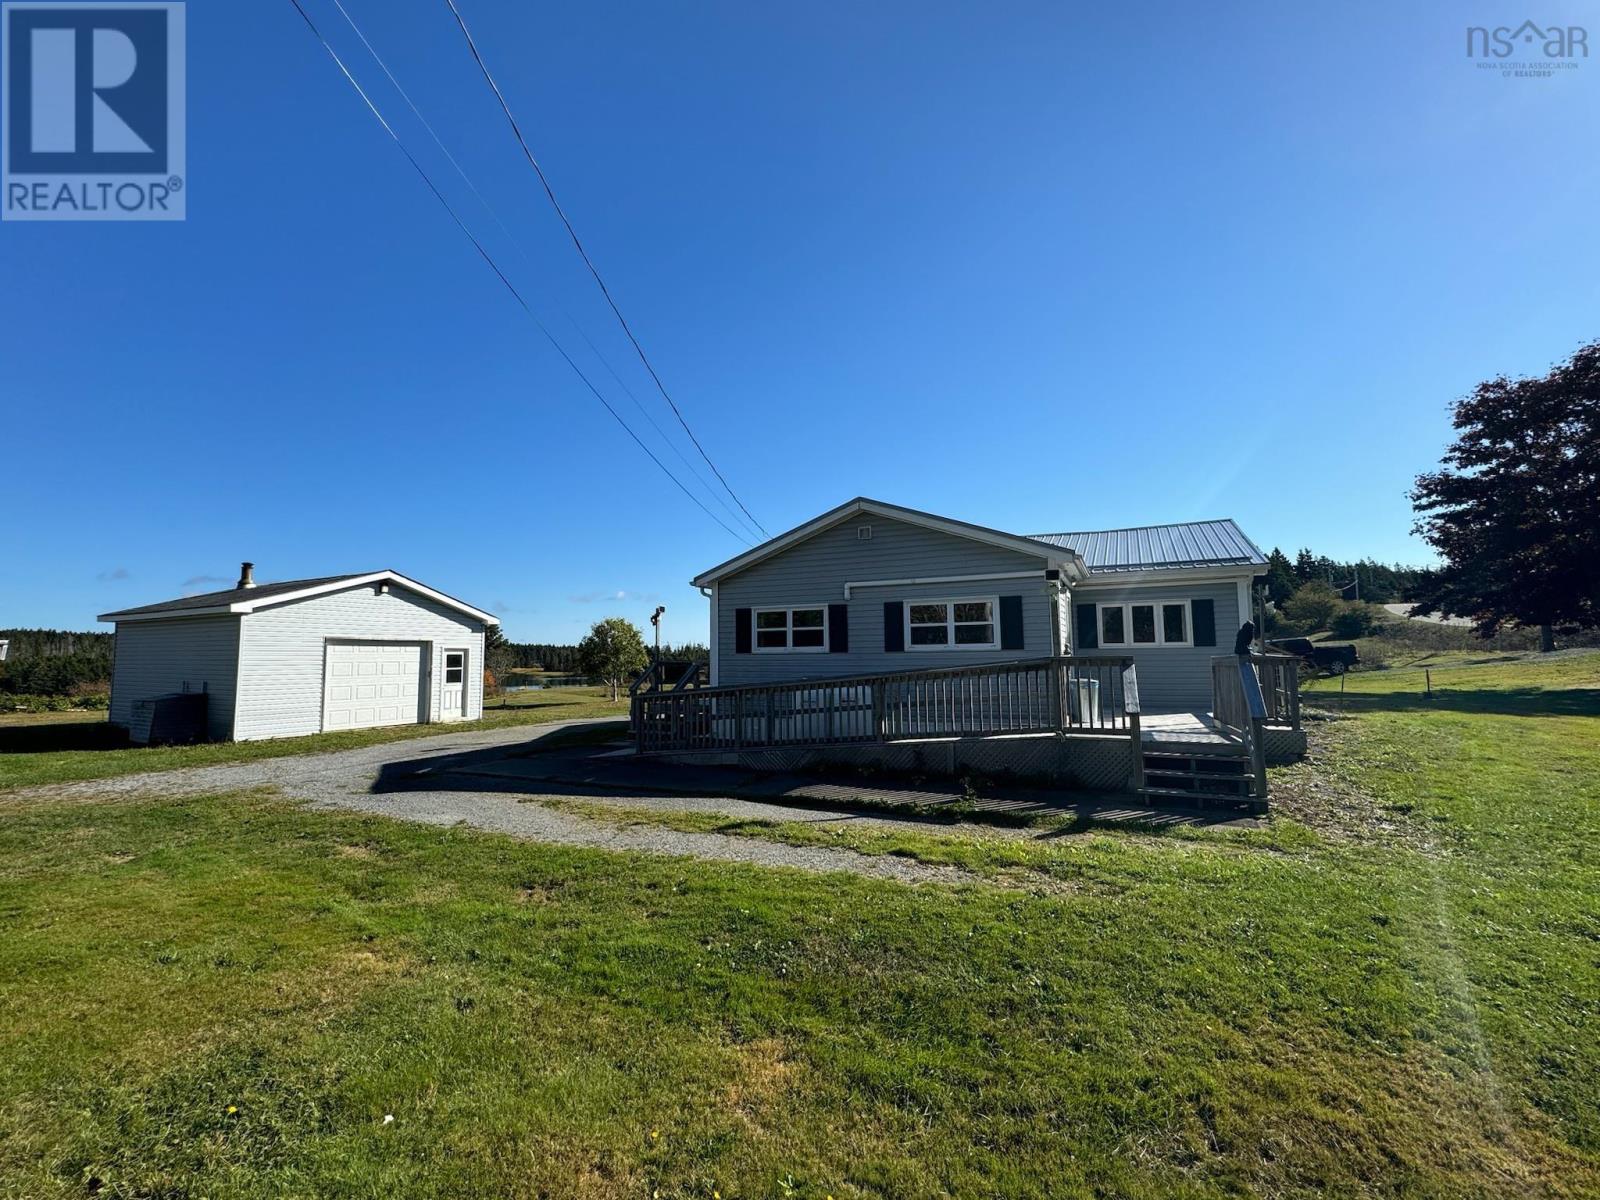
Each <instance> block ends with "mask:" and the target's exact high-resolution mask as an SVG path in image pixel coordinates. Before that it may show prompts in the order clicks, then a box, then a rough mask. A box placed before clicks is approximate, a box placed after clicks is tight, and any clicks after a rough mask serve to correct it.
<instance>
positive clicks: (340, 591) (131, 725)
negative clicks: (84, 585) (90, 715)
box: [100, 563, 499, 742]
mask: <svg viewBox="0 0 1600 1200" xmlns="http://www.w3.org/2000/svg"><path fill="white" fill-rule="evenodd" d="M100 620H102V621H108V622H111V623H113V624H114V625H115V626H116V661H115V667H114V669H113V673H112V681H111V713H110V717H111V720H112V722H113V723H115V724H118V725H122V726H124V727H126V728H128V730H129V733H130V736H131V737H132V738H133V740H135V741H140V742H143V741H147V740H150V738H151V736H152V729H151V722H152V720H153V717H152V714H153V713H155V712H157V711H159V708H160V703H161V698H162V697H174V696H176V697H179V698H182V697H184V696H186V695H187V696H193V695H194V694H196V693H203V694H204V695H205V700H204V701H203V702H200V703H202V704H203V707H204V723H205V724H204V729H205V735H206V736H208V737H210V738H211V739H213V740H227V739H233V740H235V741H247V740H255V739H258V738H276V737H291V736H294V735H297V734H307V733H318V732H321V731H325V730H338V729H363V728H369V727H372V726H379V725H410V724H416V723H419V722H432V721H461V720H472V719H474V718H477V717H479V716H481V715H482V713H483V639H484V630H485V629H486V628H487V627H488V626H490V625H496V624H498V623H499V622H498V621H497V620H496V618H495V617H494V616H493V615H492V614H490V613H487V612H484V611H483V610H482V609H479V608H475V607H473V606H472V605H470V604H467V603H464V602H463V601H460V600H457V599H455V598H454V597H452V596H448V595H446V594H445V593H443V592H440V591H436V590H435V589H433V588H430V587H428V586H426V585H424V584H421V583H418V582H417V581H416V580H413V579H408V578H406V577H405V576H404V575H401V574H399V573H398V572H396V571H369V572H365V573H363V574H356V575H334V576H328V577H325V578H321V579H296V580H290V581H288V582H285V583H263V584H257V583H256V582H255V579H254V572H253V565H252V564H251V563H244V564H242V569H241V572H240V577H239V582H238V584H237V585H236V586H234V587H233V588H230V589H229V590H227V591H224V592H209V593H206V594H205V595H200V596H184V597H182V598H180V599H176V600H166V601H163V602H161V603H159V604H147V605H144V606H142V607H140V608H128V609H122V610H120V611H118V612H110V613H103V614H102V615H101V616H100Z"/></svg>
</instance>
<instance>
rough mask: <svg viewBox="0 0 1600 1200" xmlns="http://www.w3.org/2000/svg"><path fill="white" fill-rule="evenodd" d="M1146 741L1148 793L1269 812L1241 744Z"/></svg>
mask: <svg viewBox="0 0 1600 1200" xmlns="http://www.w3.org/2000/svg"><path fill="white" fill-rule="evenodd" d="M1151 745H1152V744H1150V743H1147V744H1146V747H1145V750H1144V794H1145V795H1147V796H1150V797H1159V798H1161V799H1162V800H1165V801H1169V802H1170V801H1173V800H1184V801H1188V802H1189V803H1191V804H1203V805H1225V806H1229V807H1232V806H1234V805H1239V806H1242V807H1246V808H1249V809H1250V810H1251V811H1253V812H1265V811H1266V807H1267V805H1266V797H1264V796H1257V795H1256V794H1255V789H1256V784H1255V774H1254V772H1253V771H1252V770H1251V766H1250V758H1249V756H1248V755H1247V754H1246V753H1245V752H1244V748H1243V747H1241V746H1231V745H1183V744H1181V743H1175V742H1169V743H1153V745H1154V746H1156V747H1159V748H1156V749H1152V748H1151Z"/></svg>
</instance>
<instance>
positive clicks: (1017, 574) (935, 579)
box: [844, 571, 1048, 600]
mask: <svg viewBox="0 0 1600 1200" xmlns="http://www.w3.org/2000/svg"><path fill="white" fill-rule="evenodd" d="M1041 576H1044V577H1045V578H1048V576H1047V575H1044V573H1043V572H1040V571H990V572H988V573H986V574H983V575H919V576H917V577H915V578H912V579H855V580H851V581H850V582H848V583H846V584H845V585H844V598H845V599H846V600H848V599H850V591H851V589H852V588H878V587H919V586H921V585H922V584H925V583H977V582H979V581H981V580H989V579H1038V578H1040V577H1041Z"/></svg>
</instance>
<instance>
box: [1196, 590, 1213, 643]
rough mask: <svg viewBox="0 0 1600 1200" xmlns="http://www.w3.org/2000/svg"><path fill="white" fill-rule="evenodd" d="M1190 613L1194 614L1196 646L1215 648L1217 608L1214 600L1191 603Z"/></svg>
mask: <svg viewBox="0 0 1600 1200" xmlns="http://www.w3.org/2000/svg"><path fill="white" fill-rule="evenodd" d="M1189 608H1190V611H1192V612H1193V613H1194V644H1195V645H1196V646H1215V645H1216V644H1217V606H1216V602H1215V601H1212V600H1191V601H1189Z"/></svg>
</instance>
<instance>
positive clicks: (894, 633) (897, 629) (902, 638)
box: [883, 600, 906, 651]
mask: <svg viewBox="0 0 1600 1200" xmlns="http://www.w3.org/2000/svg"><path fill="white" fill-rule="evenodd" d="M883 648H884V649H885V650H888V651H895V650H904V649H905V648H906V605H905V601H903V600H885V601H884V602H883Z"/></svg>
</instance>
